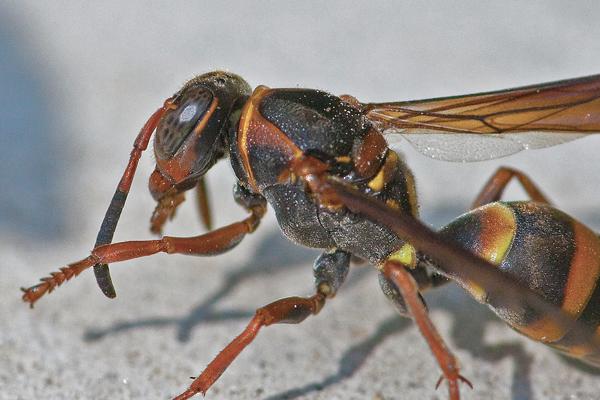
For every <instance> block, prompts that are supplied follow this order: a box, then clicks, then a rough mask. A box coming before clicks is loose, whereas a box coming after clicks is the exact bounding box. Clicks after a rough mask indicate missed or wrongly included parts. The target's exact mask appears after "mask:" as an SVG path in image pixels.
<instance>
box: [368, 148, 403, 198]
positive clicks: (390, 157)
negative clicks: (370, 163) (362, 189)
mask: <svg viewBox="0 0 600 400" xmlns="http://www.w3.org/2000/svg"><path fill="white" fill-rule="evenodd" d="M397 162H398V154H396V152H394V151H392V150H390V151H388V154H387V157H386V158H385V162H384V163H383V165H382V166H381V168H379V171H378V172H377V175H375V177H374V178H373V179H371V180H370V181H369V183H368V186H369V188H371V190H373V191H375V192H380V191H382V190H383V188H384V187H385V184H386V183H387V179H388V178H389V176H386V172H389V171H390V170H391V169H392V167H393V166H394V165H395V164H396V163H397Z"/></svg>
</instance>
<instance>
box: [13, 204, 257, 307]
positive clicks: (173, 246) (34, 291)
mask: <svg viewBox="0 0 600 400" xmlns="http://www.w3.org/2000/svg"><path fill="white" fill-rule="evenodd" d="M264 212H265V208H264V207H257V208H255V209H253V212H252V215H250V216H249V217H248V218H246V219H244V220H243V221H240V222H236V223H234V224H231V225H227V226H225V227H223V228H220V229H217V230H214V231H212V232H209V233H207V234H204V235H200V236H194V237H188V238H178V237H170V236H165V237H163V238H161V239H159V240H142V241H130V242H121V243H114V244H108V245H104V246H99V247H96V248H95V249H94V250H92V253H91V255H90V256H89V257H87V258H84V259H83V260H81V261H78V262H76V263H73V264H69V265H68V266H66V267H63V268H61V269H60V271H59V272H53V273H51V274H50V276H49V277H47V278H42V283H40V284H38V285H36V286H32V287H30V288H29V289H22V290H23V292H24V293H23V301H26V302H28V303H29V304H30V305H31V307H33V304H34V303H35V302H36V301H38V300H39V298H40V297H42V296H43V295H44V294H46V293H49V292H51V291H52V290H54V288H55V287H57V286H59V285H60V284H62V283H63V282H64V281H67V280H69V279H71V278H72V277H74V276H77V275H79V274H80V273H81V272H82V271H83V270H85V269H87V268H89V267H91V266H92V265H95V264H109V263H114V262H119V261H126V260H131V259H134V258H140V257H145V256H149V255H152V254H156V253H160V252H164V253H169V254H174V253H178V254H187V255H201V256H207V255H214V254H219V253H223V252H225V251H227V250H229V249H231V248H232V247H234V246H236V245H237V244H238V243H239V242H240V241H241V240H242V239H243V238H244V236H246V234H248V233H251V232H254V230H256V228H257V226H258V224H259V222H260V218H261V217H262V216H263V215H264Z"/></svg>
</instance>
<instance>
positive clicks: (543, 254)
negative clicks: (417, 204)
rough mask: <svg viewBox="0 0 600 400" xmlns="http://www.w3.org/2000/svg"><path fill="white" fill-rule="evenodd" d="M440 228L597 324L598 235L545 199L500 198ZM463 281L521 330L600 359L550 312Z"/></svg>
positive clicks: (599, 292) (576, 315)
mask: <svg viewBox="0 0 600 400" xmlns="http://www.w3.org/2000/svg"><path fill="white" fill-rule="evenodd" d="M441 233H442V234H443V235H445V236H446V237H448V238H450V239H453V240H455V241H457V242H458V243H459V244H461V245H462V246H463V247H464V248H466V249H467V250H469V251H471V252H473V253H475V254H477V255H478V256H480V257H482V258H484V259H486V260H487V261H490V262H491V263H492V264H494V265H496V266H497V267H498V268H499V269H501V270H503V271H504V272H506V273H507V274H509V275H511V276H513V277H514V278H515V279H516V280H517V281H519V282H520V283H522V284H523V285H525V286H527V287H529V288H530V289H532V290H533V291H535V292H537V293H538V294H540V295H541V296H542V297H544V299H546V301H548V302H549V303H552V304H555V305H556V306H558V307H560V308H561V309H562V310H563V311H564V312H565V313H567V314H569V315H571V316H573V318H574V319H577V320H579V321H580V322H582V323H583V324H585V325H587V326H589V327H590V329H592V330H596V329H598V326H599V325H600V285H598V278H599V276H600V240H599V239H598V237H597V235H596V234H595V233H594V232H592V231H591V230H590V229H589V228H587V227H586V226H584V225H583V224H581V223H579V222H578V221H576V220H574V219H573V218H571V217H569V216H568V215H566V214H565V213H563V212H561V211H558V210H556V209H555V208H552V207H551V206H549V205H546V204H541V203H534V202H508V203H504V202H498V203H491V204H488V205H485V206H483V207H480V208H477V209H475V210H473V211H471V212H468V213H466V214H464V215H462V216H460V217H459V218H457V219H456V220H454V221H453V222H451V223H450V224H449V225H447V226H446V227H444V228H443V229H442V230H441ZM459 283H460V284H461V285H463V286H464V287H465V289H467V290H468V291H469V292H470V293H471V294H472V295H473V297H475V298H476V299H477V300H479V301H480V302H484V303H487V304H489V305H490V306H491V307H492V308H493V309H494V311H495V312H496V313H497V314H498V315H499V316H500V317H501V318H502V319H503V320H504V321H505V322H507V323H508V324H509V325H510V326H512V327H513V328H515V329H516V330H518V331H519V332H521V333H523V334H525V335H526V336H528V337H530V338H532V339H535V340H538V341H541V342H544V343H546V344H548V345H551V346H552V347H555V348H558V349H560V350H562V351H565V352H567V353H569V354H571V355H573V356H576V357H581V358H583V359H584V360H586V361H590V362H592V363H597V364H600V358H596V359H595V360H594V356H593V355H592V354H590V353H589V352H586V349H585V348H586V343H581V342H577V340H575V339H574V338H571V337H570V335H569V332H566V331H564V328H561V327H559V326H557V325H556V324H555V323H553V322H552V320H551V319H550V318H547V316H546V315H541V314H538V313H535V312H533V311H532V310H530V309H528V308H526V307H523V308H521V309H516V308H515V309H502V308H500V307H499V306H498V305H497V304H496V302H495V301H494V299H493V298H491V297H490V296H488V294H487V291H486V288H482V287H478V286H477V285H475V284H473V283H472V282H469V281H465V280H461V281H460V282H459ZM579 337H580V336H579ZM578 340H581V339H578ZM596 357H597V356H596Z"/></svg>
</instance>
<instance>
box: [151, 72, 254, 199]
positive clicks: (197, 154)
mask: <svg viewBox="0 0 600 400" xmlns="http://www.w3.org/2000/svg"><path fill="white" fill-rule="evenodd" d="M250 93H251V88H250V86H249V85H248V84H247V83H246V82H245V81H244V80H243V79H242V78H241V77H239V76H238V75H235V74H232V73H228V72H223V71H215V72H210V73H207V74H204V75H200V76H197V77H196V78H194V79H192V80H190V81H189V82H187V83H186V84H185V85H184V86H183V88H182V89H181V90H180V91H179V92H177V93H176V94H175V95H174V96H173V97H172V100H171V104H172V105H171V107H170V108H169V109H168V110H167V111H165V113H164V115H163V116H162V118H161V119H160V121H159V122H158V125H157V128H156V134H155V136H154V154H155V156H156V169H155V171H154V172H153V173H152V175H151V177H150V192H151V193H152V196H153V197H154V198H155V199H156V200H157V201H160V200H161V199H163V198H164V197H165V196H171V195H172V194H173V193H175V192H178V193H180V192H182V191H185V190H188V189H190V188H192V187H194V186H195V185H196V184H197V183H198V181H199V180H200V179H201V178H202V176H203V175H204V174H205V173H206V171H208V169H210V167H212V166H213V165H214V163H215V162H216V161H217V160H218V159H219V158H222V157H223V156H224V155H225V154H226V153H227V146H226V140H227V139H226V136H227V131H228V129H229V127H230V126H231V123H233V122H234V121H232V119H234V116H235V114H236V113H235V111H236V110H238V109H240V108H241V106H242V104H243V101H244V100H245V99H246V98H247V97H248V96H249V95H250Z"/></svg>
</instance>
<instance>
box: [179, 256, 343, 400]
mask: <svg viewBox="0 0 600 400" xmlns="http://www.w3.org/2000/svg"><path fill="white" fill-rule="evenodd" d="M349 267H350V253H347V252H345V251H341V250H336V249H334V250H332V251H328V252H325V253H323V254H322V255H321V256H319V258H317V260H316V261H315V265H314V276H315V286H316V293H315V294H314V295H312V296H310V297H288V298H285V299H280V300H277V301H275V302H273V303H270V304H268V305H266V306H264V307H261V308H259V309H258V310H256V314H255V315H254V318H252V320H251V321H250V323H249V324H248V326H246V329H244V331H243V332H242V333H241V334H240V335H238V336H237V337H236V338H235V339H233V340H232V341H231V342H230V343H229V344H228V345H227V346H226V347H225V348H224V349H223V350H221V352H220V353H219V354H218V355H217V356H216V357H215V358H214V359H213V360H212V361H211V362H210V364H208V366H207V367H206V368H205V369H204V371H202V373H201V374H200V376H199V377H198V378H196V379H195V380H194V381H193V382H192V384H191V385H190V387H189V388H188V389H187V390H186V391H185V392H183V393H181V394H180V395H179V396H177V397H176V398H175V400H185V399H189V398H190V397H192V396H194V395H196V394H198V393H202V394H203V395H204V394H205V393H206V391H207V390H208V389H209V388H210V387H211V386H212V385H213V384H214V383H215V382H216V381H217V379H219V377H220V376H221V375H222V374H223V372H225V370H226V369H227V367H229V365H230V364H231V363H232V362H233V360H235V359H236V357H237V356H238V355H239V354H240V353H241V352H242V350H244V348H245V347H246V346H248V345H249V344H250V343H252V341H253V340H254V338H255V337H256V335H258V332H259V331H260V329H261V328H262V327H266V326H269V325H273V324H298V323H300V322H302V321H304V320H305V319H306V318H307V317H309V316H310V315H316V314H317V313H318V312H319V311H321V309H322V308H323V306H324V305H325V300H326V299H327V298H332V297H334V296H335V294H336V292H337V290H338V289H339V287H340V286H341V285H342V283H343V282H344V280H345V278H346V276H347V274H348V269H349Z"/></svg>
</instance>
